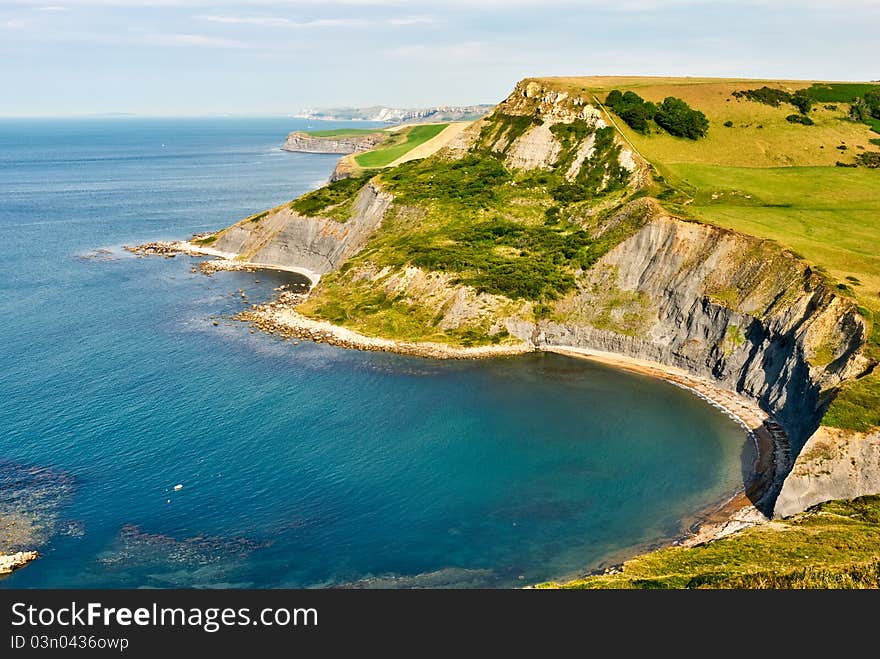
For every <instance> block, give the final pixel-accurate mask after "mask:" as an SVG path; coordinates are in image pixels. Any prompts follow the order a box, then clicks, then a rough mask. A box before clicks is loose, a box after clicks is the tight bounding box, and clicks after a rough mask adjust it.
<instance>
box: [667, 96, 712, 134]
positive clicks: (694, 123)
mask: <svg viewBox="0 0 880 659" xmlns="http://www.w3.org/2000/svg"><path fill="white" fill-rule="evenodd" d="M654 121H656V122H657V125H658V126H660V127H661V128H663V129H665V130H666V131H667V132H668V133H669V134H670V135H675V136H676V137H687V138H689V139H692V140H696V139H698V138H700V137H703V136H704V135H705V134H706V132H707V131H708V130H709V120H708V119H707V118H706V115H705V114H703V113H702V112H700V111H699V110H694V109H693V108H691V106H689V105H688V104H687V103H686V102H684V101H683V100H681V99H680V98H675V97H674V96H667V97H666V98H665V99H663V103H661V104H660V105H659V106H658V107H657V112H656V113H655V115H654Z"/></svg>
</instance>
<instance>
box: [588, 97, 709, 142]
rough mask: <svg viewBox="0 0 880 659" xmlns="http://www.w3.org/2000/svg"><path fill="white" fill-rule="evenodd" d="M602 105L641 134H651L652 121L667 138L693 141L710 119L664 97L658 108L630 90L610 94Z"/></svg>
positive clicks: (674, 100)
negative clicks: (663, 131)
mask: <svg viewBox="0 0 880 659" xmlns="http://www.w3.org/2000/svg"><path fill="white" fill-rule="evenodd" d="M605 105H607V106H608V107H610V108H611V109H612V110H614V113H615V114H616V115H617V116H618V117H620V118H621V119H622V120H623V121H624V122H625V123H626V125H627V126H629V127H630V128H632V129H633V130H636V131H639V132H640V133H648V132H649V131H650V127H651V122H654V123H655V124H656V125H657V126H660V128H662V129H664V130H665V131H666V132H668V133H669V134H670V135H675V136H676V137H687V138H689V139H692V140H696V139H698V138H700V137H703V136H704V135H705V134H706V132H707V131H708V130H709V120H708V119H707V118H706V115H705V114H703V113H702V112H700V111H699V110H695V109H693V108H692V107H691V106H689V105H688V104H687V103H686V102H685V101H683V100H682V99H680V98H676V97H674V96H667V97H666V98H665V99H663V102H662V103H660V104H659V105H658V104H656V103H652V102H651V101H646V100H645V99H643V98H642V97H641V96H639V95H638V94H636V93H635V92H632V91H627V92H621V91H620V90H618V89H615V90H613V91H611V92H610V93H609V94H608V97H607V98H606V99H605Z"/></svg>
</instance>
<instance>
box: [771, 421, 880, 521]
mask: <svg viewBox="0 0 880 659" xmlns="http://www.w3.org/2000/svg"><path fill="white" fill-rule="evenodd" d="M878 492H880V432H876V431H875V432H872V433H861V432H855V431H847V430H838V429H836V428H825V427H822V428H819V429H818V430H817V431H816V432H815V433H814V434H813V436H812V437H810V439H809V441H807V443H806V445H804V448H803V450H802V451H801V452H800V454H799V455H798V456H797V460H796V461H795V464H794V467H793V468H792V470H791V473H790V474H789V475H788V477H787V478H786V479H785V483H784V484H783V486H782V492H780V494H779V497H778V498H777V499H776V507H775V508H774V510H773V514H774V516H775V517H787V516H788V515H793V514H795V513H799V512H801V511H803V510H806V509H807V508H810V507H811V506H815V505H816V504H818V503H822V502H824V501H831V500H833V499H854V498H856V497H860V496H864V495H866V494H876V493H878Z"/></svg>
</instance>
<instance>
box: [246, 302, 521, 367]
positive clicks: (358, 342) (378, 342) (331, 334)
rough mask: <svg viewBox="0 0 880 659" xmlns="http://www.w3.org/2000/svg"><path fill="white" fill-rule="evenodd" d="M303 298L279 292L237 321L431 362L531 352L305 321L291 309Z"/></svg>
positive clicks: (295, 336)
mask: <svg viewBox="0 0 880 659" xmlns="http://www.w3.org/2000/svg"><path fill="white" fill-rule="evenodd" d="M304 299H305V295H304V294H302V293H291V292H286V291H282V292H281V293H280V294H279V296H278V298H277V299H275V300H273V301H272V302H268V303H267V304H263V305H260V306H253V307H252V308H251V309H249V310H246V311H242V312H241V313H239V314H238V315H237V316H235V318H236V320H241V321H243V322H248V323H251V324H252V325H253V326H254V327H256V328H257V329H259V330H261V331H263V332H267V333H269V334H277V335H279V336H283V337H285V338H291V339H302V340H307V341H314V342H315V343H328V344H330V345H335V346H339V347H341V348H349V349H355V350H367V351H372V352H394V353H398V354H402V355H410V356H414V357H428V358H431V359H486V358H490V357H502V356H508V355H521V354H523V353H527V352H533V351H534V348H533V347H532V346H530V345H528V344H526V343H516V344H503V345H486V346H473V347H457V346H450V345H447V344H444V343H432V342H407V341H395V340H392V339H382V338H378V337H371V336H365V335H363V334H359V333H358V332H354V331H352V330H349V329H346V328H345V327H340V326H339V325H334V324H332V323H328V322H326V321H323V320H313V319H311V318H307V317H306V316H303V315H302V314H300V313H298V312H297V311H295V310H294V307H295V306H297V305H298V304H300V303H301V302H302V301H303V300H304Z"/></svg>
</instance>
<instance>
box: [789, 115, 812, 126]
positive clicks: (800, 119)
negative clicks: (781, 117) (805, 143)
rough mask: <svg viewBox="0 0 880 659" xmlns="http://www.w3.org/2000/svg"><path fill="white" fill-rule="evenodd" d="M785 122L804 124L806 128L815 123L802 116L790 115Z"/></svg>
mask: <svg viewBox="0 0 880 659" xmlns="http://www.w3.org/2000/svg"><path fill="white" fill-rule="evenodd" d="M785 120H786V121H787V122H789V123H792V124H802V125H804V126H812V125H813V123H814V122H813V120H812V119H810V118H809V117H806V116H804V115H802V114H790V115H788V116H787V117H786V118H785Z"/></svg>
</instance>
